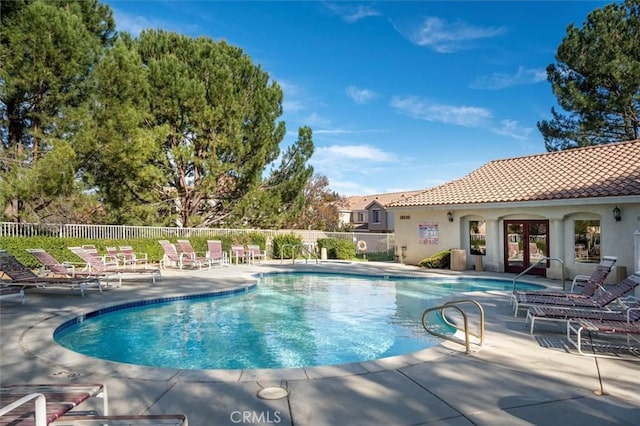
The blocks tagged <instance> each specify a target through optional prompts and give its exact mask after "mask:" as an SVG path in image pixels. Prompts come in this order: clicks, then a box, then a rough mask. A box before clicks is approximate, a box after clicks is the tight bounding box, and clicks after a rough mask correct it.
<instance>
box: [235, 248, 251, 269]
mask: <svg viewBox="0 0 640 426" xmlns="http://www.w3.org/2000/svg"><path fill="white" fill-rule="evenodd" d="M234 258H235V259H236V265H237V264H238V263H240V262H242V263H247V262H248V261H249V256H247V253H246V251H245V250H244V246H242V245H239V244H234V245H232V246H231V261H232V262H233V259H234Z"/></svg>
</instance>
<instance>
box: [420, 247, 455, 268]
mask: <svg viewBox="0 0 640 426" xmlns="http://www.w3.org/2000/svg"><path fill="white" fill-rule="evenodd" d="M418 266H422V267H423V268H437V269H449V268H450V266H451V249H448V250H443V251H440V252H438V253H434V254H433V255H431V256H429V257H427V258H425V259H422V260H421V261H420V262H419V263H418Z"/></svg>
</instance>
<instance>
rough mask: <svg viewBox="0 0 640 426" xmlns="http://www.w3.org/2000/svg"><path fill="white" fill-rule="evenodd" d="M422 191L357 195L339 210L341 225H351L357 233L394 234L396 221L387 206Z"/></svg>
mask: <svg viewBox="0 0 640 426" xmlns="http://www.w3.org/2000/svg"><path fill="white" fill-rule="evenodd" d="M420 192H422V191H405V192H390V193H386V194H373V195H355V196H351V197H347V203H346V205H345V206H344V207H342V208H340V209H339V215H340V224H341V225H347V224H349V225H351V227H352V229H353V230H354V231H355V232H393V230H394V227H395V220H394V217H393V213H391V212H389V211H388V210H387V205H388V204H389V203H390V202H392V201H396V200H402V199H404V198H406V197H412V196H414V195H416V194H419V193H420Z"/></svg>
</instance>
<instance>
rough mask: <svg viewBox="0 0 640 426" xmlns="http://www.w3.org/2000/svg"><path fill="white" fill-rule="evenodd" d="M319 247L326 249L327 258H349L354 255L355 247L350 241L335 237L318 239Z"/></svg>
mask: <svg viewBox="0 0 640 426" xmlns="http://www.w3.org/2000/svg"><path fill="white" fill-rule="evenodd" d="M318 247H319V248H320V249H323V248H325V249H327V258H329V259H340V260H349V259H353V258H355V256H356V248H355V245H354V244H353V242H352V241H348V240H340V239H337V238H320V239H319V240H318Z"/></svg>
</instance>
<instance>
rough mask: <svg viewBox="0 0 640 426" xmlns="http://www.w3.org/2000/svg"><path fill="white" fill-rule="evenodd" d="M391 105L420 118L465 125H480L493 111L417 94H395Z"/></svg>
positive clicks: (403, 112)
mask: <svg viewBox="0 0 640 426" xmlns="http://www.w3.org/2000/svg"><path fill="white" fill-rule="evenodd" d="M391 107H393V108H395V109H396V110H397V111H398V112H400V113H402V114H405V115H408V116H409V117H412V118H416V119H419V120H426V121H433V122H438V123H448V124H456V125H458V126H464V127H479V126H482V125H485V124H486V123H487V121H488V120H490V119H491V111H489V110H487V109H486V108H481V107H474V106H465V105H444V104H437V103H433V102H429V101H428V100H425V99H420V98H418V97H415V96H406V97H399V96H394V97H393V98H392V99H391Z"/></svg>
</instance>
